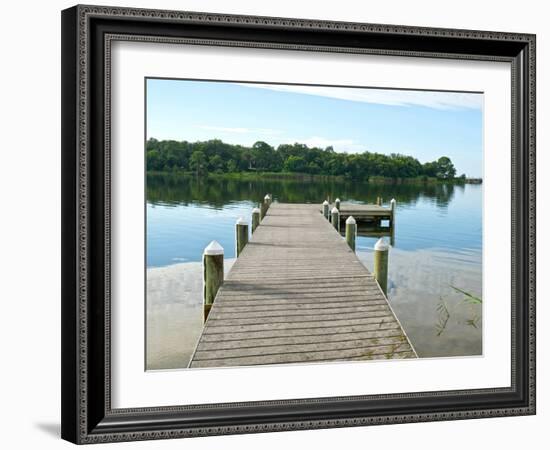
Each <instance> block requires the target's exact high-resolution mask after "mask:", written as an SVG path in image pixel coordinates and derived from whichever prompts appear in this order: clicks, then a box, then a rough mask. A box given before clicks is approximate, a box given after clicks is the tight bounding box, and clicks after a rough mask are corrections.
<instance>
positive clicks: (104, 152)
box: [62, 6, 535, 444]
mask: <svg viewBox="0 0 550 450" xmlns="http://www.w3.org/2000/svg"><path fill="white" fill-rule="evenodd" d="M115 40H142V41H145V42H159V43H177V42H181V41H185V42H187V43H189V42H194V43H196V44H200V45H214V44H215V45H221V46H242V47H255V48H265V49H270V48H276V49H291V50H292V49H293V50H296V49H298V50H303V51H308V50H315V51H326V52H348V53H365V54H380V55H398V56H410V57H418V58H424V57H431V58H450V59H475V60H487V61H506V62H509V63H511V66H512V92H511V96H512V97H511V98H512V117H511V124H512V143H511V144H512V160H513V161H512V173H511V179H512V192H511V193H510V195H511V198H512V211H511V215H512V236H511V245H512V315H511V317H512V324H511V325H512V342H511V351H512V357H511V361H512V371H511V380H512V383H511V386H509V387H505V388H497V387H495V388H491V389H476V390H468V391H465V390H457V391H447V392H442V391H435V392H422V393H411V394H388V395H368V396H367V395H365V396H354V397H329V398H315V399H288V400H278V401H265V402H245V403H229V404H213V405H185V406H172V407H150V408H138V409H131V410H128V409H113V408H112V407H111V384H110V371H111V354H110V332H111V328H110V327H111V323H110V306H111V305H110V244H111V241H110V213H111V206H110V196H109V194H110V190H109V189H110V182H111V178H110V177H111V173H110V165H109V164H110V116H109V101H110V45H111V43H112V42H113V41H115ZM534 413H535V36H534V35H530V34H514V33H500V32H485V31H469V30H450V29H434V28H417V27H405V26H394V25H376V24H364V23H346V22H329V21H313V20H302V19H285V18H270V17H252V16H232V15H216V14H203V13H192V12H178V11H157V10H144V9H127V8H114V7H99V6H75V7H73V8H70V9H67V10H65V11H63V12H62V437H63V438H64V439H67V440H69V441H71V442H75V443H79V444H84V443H97V442H110V441H131V440H142V439H166V438H175V437H191V436H205V435H217V434H236V433H252V432H268V431H282V430H298V429H312V428H328V427H346V426H361V425H374V424H388V423H403V422H421V421H438V420H453V419H468V418H481V417H495V416H510V415H527V414H534Z"/></svg>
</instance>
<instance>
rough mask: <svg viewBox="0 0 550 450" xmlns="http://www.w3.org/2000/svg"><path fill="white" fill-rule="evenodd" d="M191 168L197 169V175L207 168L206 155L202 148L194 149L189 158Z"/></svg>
mask: <svg viewBox="0 0 550 450" xmlns="http://www.w3.org/2000/svg"><path fill="white" fill-rule="evenodd" d="M189 168H190V169H191V170H194V171H195V174H196V175H197V176H199V175H201V174H203V173H204V171H205V170H206V156H205V154H204V153H203V152H201V151H200V150H197V151H194V152H193V154H192V155H191V158H190V159H189Z"/></svg>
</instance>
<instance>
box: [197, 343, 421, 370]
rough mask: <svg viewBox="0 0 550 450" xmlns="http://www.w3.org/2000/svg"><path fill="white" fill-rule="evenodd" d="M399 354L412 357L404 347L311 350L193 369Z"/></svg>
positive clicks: (209, 362) (201, 363) (211, 362)
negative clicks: (396, 348)
mask: <svg viewBox="0 0 550 450" xmlns="http://www.w3.org/2000/svg"><path fill="white" fill-rule="evenodd" d="M399 353H405V354H406V355H408V357H410V355H411V349H410V347H409V346H405V345H403V349H401V350H395V349H394V346H393V345H386V346H379V345H375V346H364V347H360V348H352V349H345V350H319V351H317V350H310V351H308V352H301V351H297V352H294V353H277V354H257V355H251V356H242V357H231V358H216V359H195V358H194V359H193V367H219V366H251V365H259V364H289V363H308V362H320V361H331V360H332V361H342V360H346V359H348V358H358V359H365V360H368V359H373V357H376V356H377V357H379V358H387V359H393V358H395V357H396V355H398V354H399Z"/></svg>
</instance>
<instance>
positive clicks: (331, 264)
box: [145, 78, 483, 370]
mask: <svg viewBox="0 0 550 450" xmlns="http://www.w3.org/2000/svg"><path fill="white" fill-rule="evenodd" d="M145 84H146V89H145V92H146V99H145V102H146V117H145V120H146V127H145V128H146V137H145V159H146V173H145V177H146V205H145V207H146V242H145V246H146V261H145V265H146V287H145V290H146V305H145V307H146V323H145V327H146V343H145V347H146V348H145V367H146V370H163V369H186V368H191V369H194V368H203V367H231V366H256V365H266V364H310V363H337V362H339V361H368V360H384V361H387V363H388V364H390V363H391V361H392V360H395V359H404V358H441V357H476V356H480V355H482V354H483V342H482V336H483V333H482V329H483V315H482V310H483V303H482V250H483V238H482V229H483V226H482V225H483V223H482V216H483V208H482V205H483V203H482V198H483V196H482V194H483V167H482V161H483V141H482V137H483V122H482V109H483V94H482V93H480V92H454V91H453V92H451V91H427V90H425V91H421V90H406V89H386V88H384V89H382V88H376V87H368V86H353V87H351V86H321V85H297V84H274V83H268V82H262V83H259V82H246V81H210V80H190V79H160V78H147V79H146V80H145Z"/></svg>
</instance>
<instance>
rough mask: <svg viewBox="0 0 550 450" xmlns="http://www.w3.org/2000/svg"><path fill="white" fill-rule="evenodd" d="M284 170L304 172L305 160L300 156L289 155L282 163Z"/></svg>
mask: <svg viewBox="0 0 550 450" xmlns="http://www.w3.org/2000/svg"><path fill="white" fill-rule="evenodd" d="M284 169H285V172H296V173H300V172H305V169H306V160H305V159H304V158H302V157H301V156H289V157H288V158H287V159H286V161H285V164H284Z"/></svg>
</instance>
